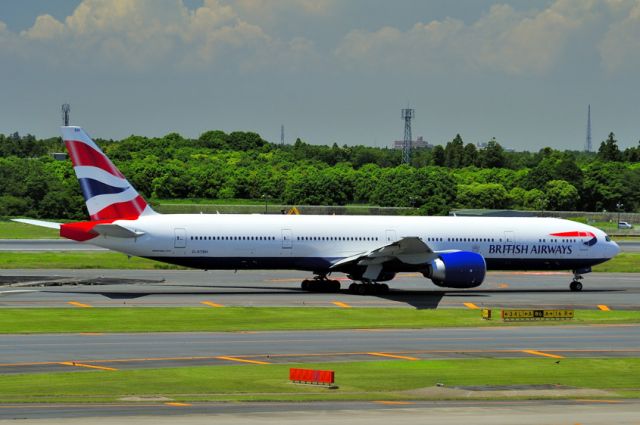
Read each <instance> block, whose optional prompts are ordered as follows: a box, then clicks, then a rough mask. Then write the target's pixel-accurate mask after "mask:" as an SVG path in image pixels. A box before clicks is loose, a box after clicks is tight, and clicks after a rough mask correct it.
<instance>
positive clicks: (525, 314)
mask: <svg viewBox="0 0 640 425" xmlns="http://www.w3.org/2000/svg"><path fill="white" fill-rule="evenodd" d="M569 319H573V310H502V320H507V321H508V320H569Z"/></svg>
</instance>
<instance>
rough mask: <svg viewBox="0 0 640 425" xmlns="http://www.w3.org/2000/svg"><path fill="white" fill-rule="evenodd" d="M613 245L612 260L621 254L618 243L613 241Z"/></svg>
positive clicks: (611, 243)
mask: <svg viewBox="0 0 640 425" xmlns="http://www.w3.org/2000/svg"><path fill="white" fill-rule="evenodd" d="M610 245H611V258H613V257H615V256H616V255H618V254H619V253H620V251H621V250H620V245H618V244H617V243H615V242H613V241H611V242H610Z"/></svg>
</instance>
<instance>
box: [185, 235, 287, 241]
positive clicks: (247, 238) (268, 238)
mask: <svg viewBox="0 0 640 425" xmlns="http://www.w3.org/2000/svg"><path fill="white" fill-rule="evenodd" d="M190 239H191V240H192V241H275V240H276V238H275V236H191V237H190Z"/></svg>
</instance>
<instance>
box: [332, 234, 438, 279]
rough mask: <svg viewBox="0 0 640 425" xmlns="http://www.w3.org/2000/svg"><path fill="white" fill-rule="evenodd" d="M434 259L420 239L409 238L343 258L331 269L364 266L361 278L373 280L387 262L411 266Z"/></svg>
mask: <svg viewBox="0 0 640 425" xmlns="http://www.w3.org/2000/svg"><path fill="white" fill-rule="evenodd" d="M434 257H436V254H435V253H434V252H433V250H432V249H431V248H429V246H428V245H427V244H426V243H424V241H422V239H420V238H418V237H415V236H410V237H404V238H402V239H400V240H398V241H396V242H392V243H390V244H388V245H384V246H382V247H380V248H376V249H373V250H371V251H368V252H362V253H359V254H356V255H353V256H351V257H347V258H343V259H342V260H339V261H337V262H336V263H334V264H333V265H332V266H331V269H333V270H339V269H343V268H346V267H348V266H353V265H356V266H366V270H365V272H364V274H363V275H362V277H363V278H364V279H370V280H375V279H376V278H377V277H378V275H379V273H380V272H381V271H382V269H383V267H384V264H385V263H387V262H391V261H399V262H401V263H404V264H411V265H416V264H426V263H427V262H428V261H430V260H432V259H433V258H434Z"/></svg>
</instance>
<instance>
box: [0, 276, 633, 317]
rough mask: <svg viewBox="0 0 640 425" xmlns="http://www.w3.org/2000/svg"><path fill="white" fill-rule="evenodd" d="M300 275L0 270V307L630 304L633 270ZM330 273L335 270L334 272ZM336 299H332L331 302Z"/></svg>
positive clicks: (617, 307)
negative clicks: (311, 284)
mask: <svg viewBox="0 0 640 425" xmlns="http://www.w3.org/2000/svg"><path fill="white" fill-rule="evenodd" d="M308 277H310V276H309V275H308V274H305V273H303V272H296V271H261V270H257V271H239V272H237V273H235V272H233V271H208V272H205V271H188V270H181V271H179V270H90V269H81V270H43V269H41V270H19V269H14V270H1V271H0V308H2V307H71V306H72V305H73V304H69V303H70V302H78V303H82V304H86V305H90V306H94V307H131V306H140V307H151V306H158V307H167V306H168V307H171V306H200V307H202V306H204V305H207V304H203V303H215V304H218V305H222V306H298V307H300V306H312V307H331V308H340V307H338V305H339V304H343V305H347V306H352V307H397V308H418V309H431V308H475V307H478V308H482V307H493V308H499V307H510V308H513V307H540V308H542V307H544V308H574V309H598V308H599V307H598V306H602V305H605V306H607V307H608V308H609V309H614V310H633V309H638V307H639V306H640V274H637V273H591V274H588V275H585V279H584V281H583V283H584V289H583V291H582V292H570V291H569V290H568V286H569V282H570V280H571V274H570V273H564V272H551V273H548V272H546V273H545V272H532V273H524V272H490V273H488V274H487V278H486V280H485V282H484V283H483V284H482V285H481V286H480V287H478V288H474V289H470V290H455V289H452V290H445V289H443V288H439V287H437V286H435V285H433V284H432V283H431V281H430V280H428V279H425V278H424V277H422V275H420V274H400V275H399V276H398V277H397V278H396V279H394V280H393V281H391V282H390V286H391V288H392V290H391V292H390V293H389V294H387V295H368V296H361V295H353V294H350V293H349V292H348V291H347V290H346V289H347V287H348V284H349V283H350V280H349V279H346V278H344V277H340V279H342V287H343V289H342V291H341V292H339V293H312V292H304V291H302V290H301V289H300V286H299V285H300V282H301V281H302V279H305V278H308ZM336 277H337V276H336ZM336 303H338V304H336Z"/></svg>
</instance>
